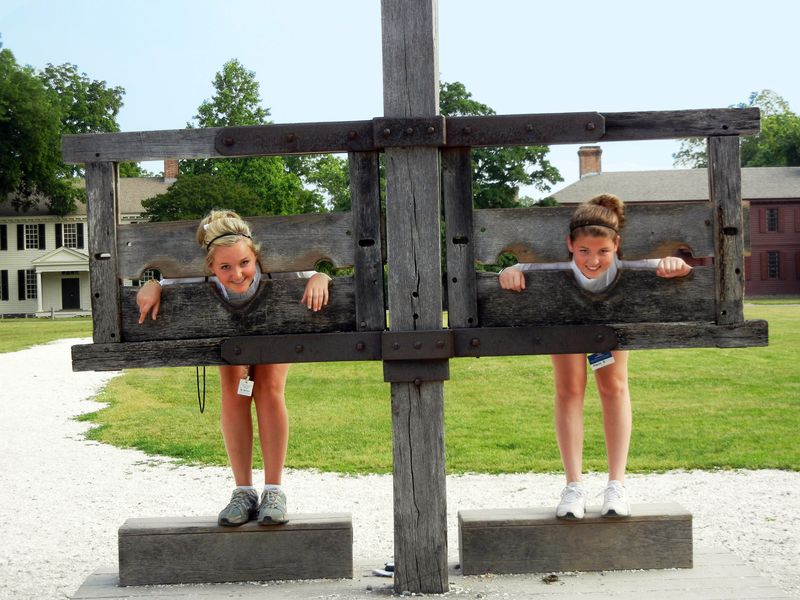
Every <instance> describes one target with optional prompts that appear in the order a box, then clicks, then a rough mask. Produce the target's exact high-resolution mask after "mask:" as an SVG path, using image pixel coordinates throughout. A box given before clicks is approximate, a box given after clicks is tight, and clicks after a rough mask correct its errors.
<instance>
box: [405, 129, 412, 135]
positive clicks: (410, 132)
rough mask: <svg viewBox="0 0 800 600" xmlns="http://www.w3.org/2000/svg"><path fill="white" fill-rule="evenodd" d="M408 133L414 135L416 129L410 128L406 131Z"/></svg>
mask: <svg viewBox="0 0 800 600" xmlns="http://www.w3.org/2000/svg"><path fill="white" fill-rule="evenodd" d="M406 133H407V134H408V135H414V128H413V127H409V128H408V129H406Z"/></svg>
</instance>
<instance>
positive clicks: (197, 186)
mask: <svg viewBox="0 0 800 600" xmlns="http://www.w3.org/2000/svg"><path fill="white" fill-rule="evenodd" d="M142 207H143V208H144V209H145V216H147V217H148V218H149V219H150V220H151V221H181V220H193V219H200V218H202V217H203V216H204V215H206V214H207V213H208V212H209V211H210V210H211V209H213V208H222V207H224V208H229V209H231V210H235V211H236V212H238V213H239V214H240V215H242V216H243V217H244V216H252V215H258V214H261V212H262V210H261V198H260V197H259V196H258V194H256V193H255V192H254V191H253V190H252V189H251V188H250V187H248V186H247V185H245V184H243V183H237V182H232V181H230V180H227V179H225V178H221V177H217V176H215V175H209V174H201V175H179V176H178V179H177V180H176V181H175V183H173V184H172V185H171V186H170V188H169V190H168V191H167V192H166V193H164V194H159V195H158V196H154V197H153V198H148V199H146V200H143V201H142Z"/></svg>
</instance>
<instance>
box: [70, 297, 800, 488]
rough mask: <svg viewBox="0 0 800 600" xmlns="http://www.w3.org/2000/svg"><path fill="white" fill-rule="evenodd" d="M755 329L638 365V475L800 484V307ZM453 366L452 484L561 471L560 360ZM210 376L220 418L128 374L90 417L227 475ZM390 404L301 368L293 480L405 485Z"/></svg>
mask: <svg viewBox="0 0 800 600" xmlns="http://www.w3.org/2000/svg"><path fill="white" fill-rule="evenodd" d="M746 316H747V318H749V319H767V320H768V321H769V322H770V345H769V346H768V347H764V348H729V349H716V348H712V349H685V350H648V351H635V352H632V353H631V359H630V386H631V394H632V398H633V411H634V427H633V439H632V443H631V453H630V462H629V465H630V470H631V471H632V472H648V471H662V470H668V469H716V468H747V469H762V468H774V469H792V470H800V450H799V447H798V445H797V443H796V437H797V428H798V426H800V402H799V401H798V398H800V380H798V378H797V366H796V365H797V362H798V360H800V310H798V306H797V305H796V304H795V305H794V306H757V307H752V306H748V307H747V308H746ZM450 365H451V378H450V380H448V381H447V382H445V441H446V444H447V469H448V472H449V473H465V472H483V473H517V472H555V471H560V470H561V461H560V458H559V455H558V447H557V445H556V442H555V436H554V433H553V412H552V411H553V409H552V404H553V384H552V369H551V366H550V360H549V358H548V357H547V356H509V357H483V358H480V359H472V358H463V359H454V360H451V361H450ZM208 373H209V378H208V388H207V389H208V393H209V398H208V403H207V406H206V413H205V414H204V415H199V414H198V412H197V403H196V395H195V394H196V392H195V380H194V378H195V373H194V369H186V368H182V369H137V370H132V371H126V372H125V373H124V374H123V375H122V376H121V377H119V378H116V379H114V380H113V381H112V382H111V384H110V385H109V386H108V387H107V388H106V391H105V392H104V393H103V395H102V396H101V397H99V398H98V400H99V401H101V402H108V403H109V407H108V408H104V409H101V410H100V411H98V412H97V413H94V414H92V415H88V416H87V417H85V420H89V421H92V422H94V423H97V424H100V425H101V427H100V428H97V429H93V430H91V431H90V433H89V436H90V437H91V438H93V439H97V440H100V441H103V442H106V443H111V444H115V445H118V446H123V447H136V448H140V449H142V450H144V451H146V452H148V453H153V454H162V455H168V456H175V457H177V458H181V459H184V460H187V461H191V462H195V463H201V464H216V465H224V464H226V459H225V449H224V445H223V442H222V437H221V435H220V433H219V419H218V417H219V400H218V398H219V391H218V390H219V388H218V385H219V383H218V380H217V375H216V370H215V369H211V370H209V371H208ZM765 373H768V374H769V382H768V383H767V382H765V379H764V374H765ZM676 374H677V375H676ZM389 396H390V394H389V384H386V383H384V382H383V377H382V372H381V364H380V363H379V362H363V363H359V362H354V363H305V364H296V365H293V366H292V368H291V370H290V373H289V380H288V384H287V389H286V398H287V405H288V407H289V418H290V430H291V436H290V440H289V453H288V457H287V463H288V464H287V466H289V467H292V468H316V469H320V470H323V471H334V472H344V473H376V472H378V473H388V472H391V468H392V466H391V465H392V463H391V461H392V450H391V446H392V444H391V403H390V401H389ZM599 405H600V402H599V399H598V397H597V393H596V391H595V389H594V385H591V384H590V385H589V387H588V393H587V398H586V408H585V422H586V442H585V452H584V456H585V461H584V464H585V465H586V468H587V469H590V470H593V471H603V470H605V468H606V462H605V460H606V459H605V447H604V444H603V428H602V420H601V414H600V408H599ZM257 444H258V442H257V441H256V442H255V448H256V452H255V454H254V456H256V457H258V456H259V454H260V452H259V451H258V446H257Z"/></svg>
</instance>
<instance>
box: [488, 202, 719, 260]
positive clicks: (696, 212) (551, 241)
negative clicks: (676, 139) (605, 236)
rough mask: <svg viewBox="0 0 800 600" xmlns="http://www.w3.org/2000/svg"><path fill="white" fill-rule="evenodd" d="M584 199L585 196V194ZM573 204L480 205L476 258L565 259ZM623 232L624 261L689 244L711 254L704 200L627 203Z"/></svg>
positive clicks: (707, 206)
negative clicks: (537, 205) (505, 255)
mask: <svg viewBox="0 0 800 600" xmlns="http://www.w3.org/2000/svg"><path fill="white" fill-rule="evenodd" d="M587 199H588V198H587ZM574 210H575V208H574V207H569V206H548V207H536V208H511V209H509V208H501V209H483V210H476V211H475V212H474V222H475V225H474V234H473V237H474V240H475V259H476V260H477V261H478V262H480V263H483V264H495V263H496V262H497V257H498V256H499V255H500V254H502V253H503V252H510V253H512V254H514V255H515V256H516V257H517V260H518V261H519V262H560V261H565V260H568V259H569V258H568V257H569V255H568V252H567V243H566V238H567V233H568V232H569V220H570V217H571V216H572V213H573V212H574ZM625 215H626V224H625V229H624V230H623V231H622V238H623V242H622V250H623V253H624V256H625V258H626V259H629V260H637V259H641V258H661V257H664V256H670V255H672V254H674V253H675V251H676V250H678V249H679V248H688V249H689V250H690V251H691V253H692V256H694V257H696V258H700V257H705V256H714V252H715V245H714V235H713V226H712V210H711V205H710V203H708V202H670V203H663V204H648V205H641V204H628V205H626V207H625Z"/></svg>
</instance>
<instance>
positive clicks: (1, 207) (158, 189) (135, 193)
mask: <svg viewBox="0 0 800 600" xmlns="http://www.w3.org/2000/svg"><path fill="white" fill-rule="evenodd" d="M75 185H77V186H79V187H81V188H83V187H84V186H85V185H86V182H85V180H83V179H79V180H76V181H75ZM170 185H172V183H171V182H170V183H165V182H164V178H163V177H121V178H120V180H119V212H120V214H122V215H140V214H142V212H143V209H142V200H146V199H147V198H152V197H153V196H157V195H158V194H163V193H164V192H166V191H167V188H168V187H169V186H170ZM48 214H49V213H48V212H47V206H46V205H45V202H44V199H42V200H41V201H40V202H39V204H38V206H36V207H34V208H32V209H31V210H29V211H28V212H24V213H18V212H17V211H15V210H14V209H13V208H12V207H11V198H10V197H9V198H8V199H7V200H6V201H5V202H3V203H0V217H17V216H19V217H38V216H46V215H48ZM72 214H73V215H85V214H86V204H84V203H83V202H78V208H77V210H76V211H75V212H74V213H72Z"/></svg>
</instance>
